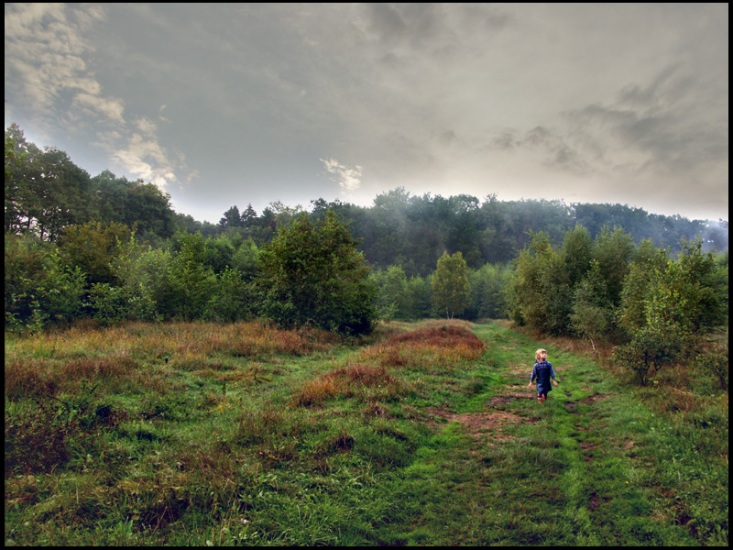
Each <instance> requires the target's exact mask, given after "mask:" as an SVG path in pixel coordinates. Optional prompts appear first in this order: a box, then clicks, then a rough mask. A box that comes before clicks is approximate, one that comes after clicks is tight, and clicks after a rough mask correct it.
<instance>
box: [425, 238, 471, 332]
mask: <svg viewBox="0 0 733 550" xmlns="http://www.w3.org/2000/svg"><path fill="white" fill-rule="evenodd" d="M432 287H433V304H434V306H435V309H436V310H437V311H440V312H443V311H444V312H445V315H446V317H447V318H448V319H452V318H453V317H455V316H456V315H460V314H461V313H463V312H464V311H465V310H466V308H467V307H468V306H469V305H470V303H471V283H470V281H469V279H468V265H467V264H466V260H464V259H463V254H462V253H461V252H456V253H455V254H453V255H450V254H448V252H444V253H443V255H442V256H441V257H440V259H439V260H438V264H437V267H436V270H435V273H434V274H433V280H432Z"/></svg>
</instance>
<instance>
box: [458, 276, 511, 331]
mask: <svg viewBox="0 0 733 550" xmlns="http://www.w3.org/2000/svg"><path fill="white" fill-rule="evenodd" d="M511 275H512V267H511V266H510V265H509V264H504V265H502V264H497V265H493V264H484V265H483V266H481V267H480V268H479V269H474V270H470V271H469V282H470V284H471V303H470V305H469V306H468V308H467V309H466V311H465V317H466V318H467V319H472V320H477V319H504V318H506V307H507V303H506V289H507V287H508V285H509V281H510V280H511Z"/></svg>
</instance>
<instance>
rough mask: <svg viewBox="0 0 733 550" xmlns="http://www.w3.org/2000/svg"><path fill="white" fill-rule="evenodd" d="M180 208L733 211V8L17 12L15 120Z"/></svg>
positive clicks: (74, 8)
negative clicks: (471, 199) (441, 200)
mask: <svg viewBox="0 0 733 550" xmlns="http://www.w3.org/2000/svg"><path fill="white" fill-rule="evenodd" d="M12 122H16V123H17V124H18V125H19V126H20V127H21V129H22V130H23V131H24V132H25V135H26V138H27V139H28V140H29V141H32V142H34V143H35V144H36V145H38V146H41V147H43V146H55V147H57V148H59V149H61V150H63V151H66V152H67V153H68V154H69V155H70V157H71V160H72V161H73V162H74V163H75V164H76V165H77V166H79V167H81V168H84V169H85V170H87V171H88V172H89V173H90V174H91V175H92V176H95V175H97V174H99V173H100V172H101V171H103V170H105V169H109V170H111V171H112V172H113V173H115V174H116V175H117V176H125V177H127V178H128V179H131V180H136V179H138V178H142V179H143V180H144V181H145V182H152V183H155V184H157V185H159V186H160V187H161V188H162V189H163V190H164V191H165V192H167V193H169V194H170V196H171V202H172V205H173V208H174V209H175V210H176V211H177V212H181V213H184V214H190V215H191V216H193V217H194V218H195V219H197V220H199V221H203V220H207V221H210V222H213V223H216V222H218V221H219V219H220V218H221V217H222V215H223V213H224V212H225V211H226V210H228V209H229V208H230V207H231V206H234V205H236V206H238V207H239V208H240V210H243V209H244V208H246V206H247V205H248V204H252V206H253V208H254V209H255V210H256V211H257V212H258V213H261V211H262V209H263V208H265V207H266V206H268V205H270V204H271V203H273V202H276V201H280V202H281V203H283V204H284V205H285V206H291V207H295V206H298V205H300V206H302V207H303V208H305V209H309V208H310V207H311V204H310V202H311V200H315V199H319V198H323V199H325V200H327V201H332V200H335V199H338V200H341V201H342V202H350V203H353V204H360V205H364V206H371V205H372V204H373V200H374V198H375V197H376V196H378V195H379V194H381V193H384V192H386V191H388V190H391V189H395V188H397V187H404V188H405V189H406V190H407V191H408V192H409V193H410V194H411V195H418V196H420V195H423V194H425V193H430V194H431V195H432V196H436V195H442V196H443V197H449V196H451V195H457V194H461V193H465V194H469V195H473V196H475V197H477V198H479V199H480V200H483V199H484V198H485V197H486V196H488V195H490V194H495V195H496V197H497V198H498V199H499V200H519V199H547V200H556V199H557V200H562V201H565V202H566V203H568V204H570V203H575V202H582V203H587V202H591V203H620V204H626V205H629V206H632V207H640V208H643V209H645V210H646V211H647V212H651V213H657V214H665V215H674V214H679V215H682V216H684V217H688V218H690V219H712V220H717V219H718V218H722V219H724V220H727V219H728V5H727V4H676V3H675V4H671V3H670V4H633V3H628V4H521V3H520V4H463V5H462V4H251V3H247V4H212V3H206V4H204V3H192V4H184V3H173V4H137V3H126V4H14V3H11V4H7V3H6V4H5V127H6V128H7V127H8V126H9V125H10V123H12Z"/></svg>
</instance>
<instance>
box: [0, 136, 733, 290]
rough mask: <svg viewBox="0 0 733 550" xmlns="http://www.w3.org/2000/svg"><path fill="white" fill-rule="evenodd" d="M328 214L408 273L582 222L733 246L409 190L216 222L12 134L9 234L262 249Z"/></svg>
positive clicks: (508, 252)
mask: <svg viewBox="0 0 733 550" xmlns="http://www.w3.org/2000/svg"><path fill="white" fill-rule="evenodd" d="M328 210H332V211H334V212H336V213H337V214H338V215H339V217H340V218H341V220H342V221H343V222H344V223H346V225H347V226H348V227H349V230H350V231H351V233H352V235H353V236H354V237H355V238H356V239H358V240H359V241H360V249H361V250H362V251H363V252H364V254H365V256H366V259H367V261H368V262H369V263H370V264H371V265H372V266H374V267H376V268H379V269H386V268H388V267H390V266H395V265H397V266H400V267H402V269H404V271H405V273H406V274H407V275H408V276H416V275H417V276H421V277H424V276H426V275H428V274H429V273H431V272H432V270H434V269H435V265H436V262H437V260H438V259H439V258H440V257H441V255H442V254H443V252H448V253H449V254H453V253H455V252H457V251H461V252H462V254H463V256H464V258H465V260H466V262H467V263H468V265H469V267H471V268H473V269H479V268H480V267H481V266H483V265H484V264H487V263H488V264H502V263H507V262H510V261H512V260H513V259H514V258H515V257H516V256H517V254H518V253H519V251H521V250H522V249H523V248H524V247H525V246H526V245H527V244H528V243H529V238H530V237H529V236H530V234H531V233H532V232H534V233H536V232H539V231H544V232H545V233H547V235H548V237H549V238H550V242H551V243H552V244H553V245H555V246H559V245H560V244H561V242H562V239H563V236H564V235H565V234H566V233H567V232H568V231H571V230H572V229H573V228H574V227H575V226H576V225H581V226H583V227H585V228H586V229H587V230H588V232H589V233H590V236H591V238H595V237H597V236H598V235H599V234H600V232H601V231H602V230H603V228H604V227H608V228H617V227H618V228H621V229H623V230H624V231H625V232H627V233H628V234H629V235H631V237H632V239H633V240H634V242H635V243H637V244H638V243H640V242H641V241H642V240H644V239H650V240H651V242H652V243H653V244H654V245H655V246H656V247H659V248H663V249H667V250H669V251H670V252H671V253H672V254H674V253H676V252H678V251H679V249H680V248H679V247H680V243H681V242H682V240H683V239H684V240H687V241H692V240H694V239H696V238H700V239H701V240H702V243H703V250H704V251H712V252H721V251H725V250H727V249H728V222H727V221H724V220H718V221H713V220H689V219H687V218H684V217H681V216H662V215H657V214H649V213H647V212H645V211H644V210H643V209H640V208H632V207H629V206H625V205H620V204H579V203H576V204H570V205H568V204H565V203H563V202H561V201H547V200H521V201H499V200H497V199H496V196H495V195H491V194H489V195H487V196H486V197H485V198H484V199H483V201H479V199H477V198H476V197H473V196H469V195H456V196H451V197H448V198H445V197H442V196H440V195H438V196H431V195H430V194H425V195H422V196H412V195H410V194H409V193H408V192H406V191H405V190H404V189H402V188H397V189H394V190H391V191H389V192H386V193H383V194H380V195H378V196H377V197H376V198H375V199H374V204H373V205H372V206H371V207H361V206H356V205H353V204H349V203H342V202H340V201H338V200H336V201H331V202H327V201H325V200H324V199H317V200H314V201H312V202H311V205H310V211H309V212H307V211H306V210H305V209H304V208H303V207H302V206H295V207H290V206H285V205H283V204H282V203H281V202H279V201H278V202H273V203H271V204H270V205H269V206H268V207H266V208H265V209H264V210H263V211H262V212H261V213H258V212H256V211H255V210H254V209H253V208H252V206H251V204H248V205H247V206H246V207H245V208H243V209H242V210H240V209H239V207H238V206H236V205H235V206H232V207H231V208H229V209H228V210H227V211H226V212H224V213H223V215H222V218H221V219H220V221H219V223H218V224H213V223H210V222H206V221H203V222H201V221H197V220H195V219H193V218H192V217H191V216H190V215H185V214H180V213H176V212H174V211H173V209H172V208H171V206H170V197H169V196H168V195H167V194H165V193H162V192H161V191H160V190H159V189H158V188H157V187H156V186H155V185H153V184H150V183H147V184H146V183H144V182H143V181H141V180H138V181H128V180H127V179H126V178H124V177H122V178H118V177H116V176H115V175H114V174H112V173H111V172H109V171H104V172H102V173H101V174H99V175H97V176H95V177H91V176H90V175H89V174H88V173H87V172H86V171H85V170H83V169H81V168H79V167H77V166H76V165H75V164H74V163H73V162H72V161H71V159H69V157H68V155H67V154H66V153H64V152H63V151H59V150H58V149H55V148H46V149H44V150H41V149H39V148H38V147H37V146H35V145H34V144H33V143H30V142H28V141H27V140H26V139H25V137H24V135H23V131H22V130H21V129H20V128H19V127H18V126H17V125H16V124H12V125H10V126H9V127H8V128H7V129H6V131H5V232H6V233H8V232H10V233H15V234H21V233H32V234H35V235H37V236H39V237H40V238H41V239H43V240H48V241H52V242H55V241H57V240H58V239H59V238H60V237H61V235H62V232H63V229H64V228H65V227H67V226H69V225H76V224H83V223H86V222H89V221H98V222H102V223H112V222H115V223H121V224H124V225H127V226H129V227H133V226H134V228H135V230H136V233H137V235H138V238H140V239H143V240H145V241H146V242H160V241H161V240H166V239H169V238H171V237H172V236H173V234H174V233H175V232H176V231H181V230H185V231H187V232H188V233H196V232H201V234H202V235H203V236H204V237H217V236H226V237H229V238H230V239H233V240H235V241H240V240H242V239H244V240H248V239H251V240H252V242H253V243H254V244H255V245H256V246H258V247H261V246H263V245H264V244H266V243H269V242H270V241H271V240H272V238H273V237H274V235H275V233H276V231H277V229H278V228H280V227H283V226H287V225H288V224H289V223H290V222H291V221H292V220H293V219H294V218H295V217H296V216H297V215H299V214H301V213H304V212H307V213H308V214H309V216H310V217H311V219H312V220H314V221H315V220H318V219H322V218H323V216H324V215H325V212H326V211H328Z"/></svg>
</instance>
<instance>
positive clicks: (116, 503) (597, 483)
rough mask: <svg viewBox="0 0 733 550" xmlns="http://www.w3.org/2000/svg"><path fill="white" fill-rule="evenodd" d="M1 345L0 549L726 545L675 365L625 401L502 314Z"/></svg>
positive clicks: (97, 334) (712, 442) (696, 405)
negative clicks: (538, 357)
mask: <svg viewBox="0 0 733 550" xmlns="http://www.w3.org/2000/svg"><path fill="white" fill-rule="evenodd" d="M474 336H475V337H478V339H476V338H475V337H474ZM478 340H480V341H481V342H483V346H482V347H481V344H480V343H479V342H478ZM539 347H544V348H547V349H548V351H549V355H550V357H549V359H550V361H552V362H553V364H554V365H555V368H556V371H557V373H558V377H559V380H560V385H559V386H558V387H557V388H554V390H553V391H552V392H551V393H550V398H549V400H548V401H547V402H545V403H537V401H536V399H534V390H533V389H532V390H530V389H527V382H528V379H529V373H530V372H531V367H532V364H533V362H534V350H535V349H537V348H539ZM5 351H6V369H5V387H6V389H5V439H6V447H5V449H6V454H5V457H6V458H5V460H6V462H5V544H6V545H43V546H50V545H256V546H270V545H277V546H281V545H309V546H310V545H321V544H322V545H339V546H381V545H414V546H433V545H451V546H475V545H505V546H506V545H509V546H514V545H555V546H558V545H563V546H565V545H567V546H580V545H582V546H586V545H598V546H607V545H608V546H610V545H621V546H625V545H651V546H675V545H685V546H727V544H728V496H727V495H728V414H727V413H728V395H727V393H721V392H720V391H718V390H716V389H715V385H714V384H713V383H712V381H706V379H705V378H704V377H703V376H702V375H700V376H698V374H699V373H687V372H685V376H689V377H690V378H694V380H695V385H694V391H691V388H686V387H684V386H682V385H681V384H680V383H679V380H680V378H681V376H680V375H679V373H677V376H672V373H669V375H668V376H667V377H666V378H664V379H663V380H662V382H661V383H660V384H657V385H655V386H650V387H647V388H638V387H635V386H632V385H629V384H628V382H627V380H626V378H625V377H624V376H623V373H618V372H615V371H614V370H613V368H612V367H610V366H607V365H605V364H604V362H603V361H602V360H594V359H592V357H593V356H592V355H591V354H589V353H586V352H585V351H584V350H583V349H581V348H580V347H579V346H578V344H577V343H576V342H572V341H563V340H543V339H538V338H535V337H532V336H531V335H528V334H524V333H522V332H519V331H517V330H513V329H511V328H510V327H509V326H508V324H506V323H503V322H486V323H478V324H468V323H463V322H450V323H446V322H440V321H429V322H424V323H415V324H407V323H392V324H389V325H385V326H383V327H380V328H379V330H378V331H377V332H376V333H375V335H373V336H372V337H370V338H367V339H362V340H360V341H351V342H342V341H338V340H335V339H333V338H331V337H330V336H328V335H326V334H322V333H318V332H308V333H291V332H285V331H278V330H276V329H274V328H271V327H267V326H264V325H260V324H254V323H253V324H239V325H227V326H223V327H218V326H216V325H213V324H206V323H191V324H185V323H182V324H171V325H145V324H137V323H135V324H130V325H127V326H124V327H116V328H109V329H102V330H96V329H90V328H87V329H85V330H81V329H80V330H71V331H67V332H65V333H57V334H54V335H45V336H44V335H39V336H34V337H26V338H23V339H18V338H16V337H14V336H6V349H5Z"/></svg>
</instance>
